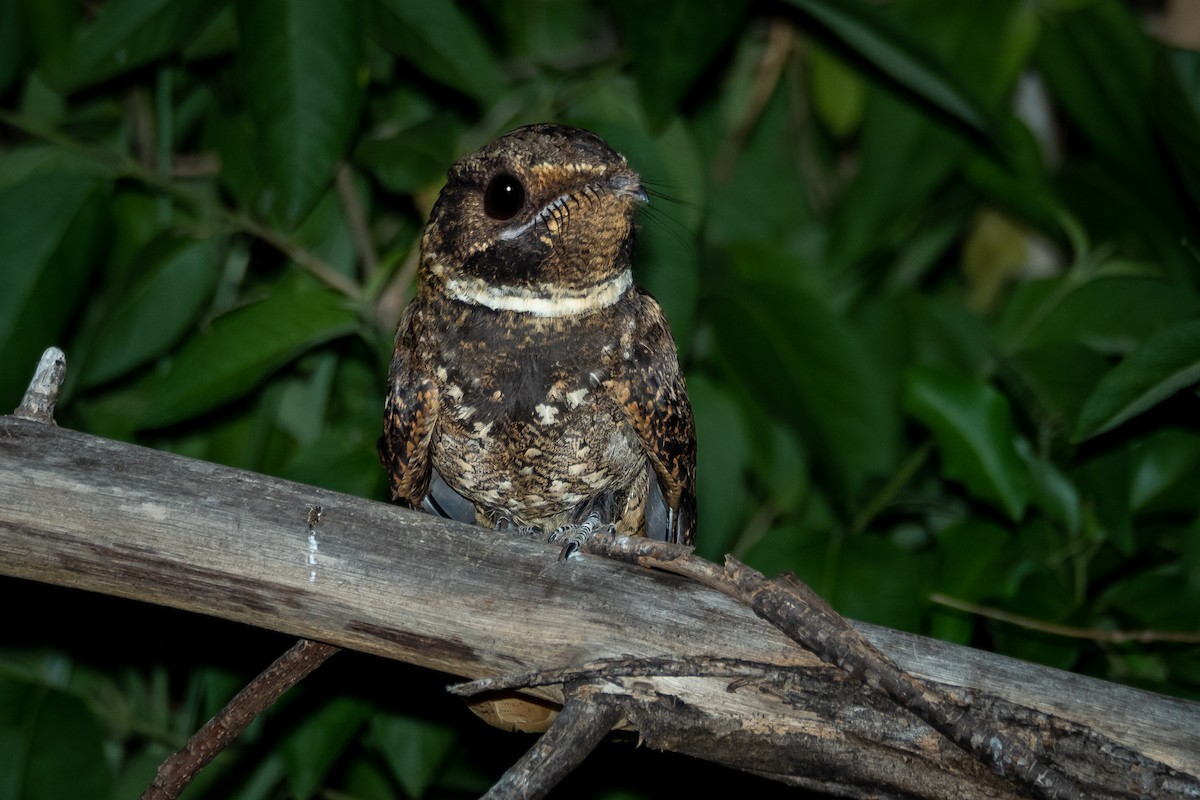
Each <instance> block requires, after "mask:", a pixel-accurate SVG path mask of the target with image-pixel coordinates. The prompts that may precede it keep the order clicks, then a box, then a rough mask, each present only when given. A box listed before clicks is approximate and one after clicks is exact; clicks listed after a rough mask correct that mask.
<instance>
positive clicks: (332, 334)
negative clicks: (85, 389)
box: [141, 291, 356, 428]
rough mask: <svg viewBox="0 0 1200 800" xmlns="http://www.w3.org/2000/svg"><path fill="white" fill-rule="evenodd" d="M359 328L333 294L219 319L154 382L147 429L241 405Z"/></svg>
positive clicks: (286, 295)
mask: <svg viewBox="0 0 1200 800" xmlns="http://www.w3.org/2000/svg"><path fill="white" fill-rule="evenodd" d="M355 327H356V319H355V314H354V312H353V311H352V310H351V309H350V308H349V307H348V306H347V304H346V302H345V301H344V300H343V299H342V298H341V297H340V296H339V295H337V294H335V293H333V292H330V291H290V292H278V293H276V294H274V295H272V296H271V297H270V298H268V299H266V300H263V301H262V302H259V303H255V304H253V305H249V306H245V307H242V308H239V309H237V310H235V311H231V312H230V313H228V314H226V315H224V316H221V317H218V318H217V319H216V320H214V321H213V323H212V325H211V326H210V327H209V329H208V330H206V331H204V332H202V333H199V334H197V335H196V336H194V337H192V339H191V340H189V341H188V342H187V343H186V344H185V345H184V346H183V349H182V350H181V351H180V352H179V355H178V356H176V357H175V358H174V360H173V361H172V363H171V365H170V368H169V369H168V371H167V372H166V373H165V374H164V375H162V376H161V377H160V378H159V379H157V380H156V381H155V382H154V385H153V390H152V394H151V400H150V402H149V407H148V408H147V410H146V411H145V413H144V415H143V416H142V419H141V426H142V427H145V428H157V427H161V426H164V425H170V424H172V423H175V422H180V421H182V420H185V419H188V418H190V417H194V416H196V415H198V414H202V413H204V412H206V411H209V410H211V409H213V408H216V407H217V406H219V405H221V404H223V403H226V402H229V401H230V400H234V399H236V398H238V397H241V396H243V395H245V394H246V393H248V392H249V391H250V390H251V389H253V388H254V387H255V386H257V385H258V384H259V383H261V382H262V381H263V380H265V379H266V378H267V376H269V375H270V374H271V373H273V372H275V371H276V370H277V369H279V368H280V367H282V366H284V365H285V364H287V363H288V362H290V361H292V360H293V359H294V358H296V357H297V356H299V355H300V354H301V353H304V352H306V351H307V350H309V349H311V348H313V347H315V346H317V345H319V344H322V343H324V342H327V341H329V340H330V339H334V338H337V337H339V336H344V335H346V334H347V333H351V332H352V331H354V329H355Z"/></svg>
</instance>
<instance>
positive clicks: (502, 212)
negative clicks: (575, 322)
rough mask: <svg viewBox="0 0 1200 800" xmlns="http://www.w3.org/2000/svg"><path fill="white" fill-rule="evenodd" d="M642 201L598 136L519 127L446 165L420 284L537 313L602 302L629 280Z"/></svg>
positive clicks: (636, 184) (620, 159)
mask: <svg viewBox="0 0 1200 800" xmlns="http://www.w3.org/2000/svg"><path fill="white" fill-rule="evenodd" d="M645 201H646V193H645V191H644V190H643V189H642V185H641V181H640V179H639V178H638V175H637V173H636V172H634V171H633V170H632V169H630V168H629V165H628V164H627V163H626V161H625V157H624V156H622V155H621V154H620V153H617V152H616V151H615V150H613V149H612V148H611V147H609V146H608V144H607V143H606V142H605V141H604V140H603V139H601V138H600V137H599V136H597V135H596V134H594V133H591V132H590V131H585V130H582V129H580V128H571V127H566V126H562V125H529V126H527V127H524V128H518V129H517V130H515V131H512V132H511V133H508V134H506V135H504V136H502V137H500V138H499V139H497V140H495V141H494V142H492V143H491V144H489V145H487V146H486V147H484V148H482V149H481V150H478V151H476V152H474V153H470V154H468V155H466V156H464V157H463V158H461V159H459V161H458V162H457V163H455V164H454V166H452V167H451V168H450V171H449V174H448V176H447V181H446V186H445V188H443V189H442V192H441V195H440V196H439V197H438V200H437V203H436V204H435V205H434V207H433V211H432V212H431V214H430V217H429V225H428V226H427V227H426V229H425V236H424V238H423V239H422V244H421V279H422V290H423V291H435V292H443V293H445V294H446V295H447V296H449V297H451V298H453V299H456V300H460V301H463V302H470V303H475V304H477V305H485V306H490V307H492V308H497V309H505V310H512V311H525V312H528V313H534V314H540V315H543V316H559V315H565V314H571V313H582V312H586V311H590V310H593V309H594V308H600V307H603V306H604V305H607V304H610V303H612V302H615V301H616V299H617V298H619V297H620V296H621V295H622V294H624V292H625V291H626V290H627V289H628V288H629V285H630V282H631V276H630V252H631V248H632V242H633V216H634V212H635V210H636V208H637V206H638V205H639V204H641V203H644V202H645Z"/></svg>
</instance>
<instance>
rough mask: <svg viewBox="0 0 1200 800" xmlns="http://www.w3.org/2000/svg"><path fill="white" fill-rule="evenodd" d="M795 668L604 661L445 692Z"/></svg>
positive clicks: (749, 674)
mask: <svg viewBox="0 0 1200 800" xmlns="http://www.w3.org/2000/svg"><path fill="white" fill-rule="evenodd" d="M792 669H793V668H792V667H786V666H782V665H779V664H764V663H760V662H757V661H746V660H745V659H740V658H719V657H716V656H710V657H706V658H688V659H680V658H634V657H632V656H629V657H626V658H602V659H598V660H596V661H589V662H587V663H585V664H575V665H572V666H569V667H560V668H558V669H542V670H536V671H534V672H525V673H521V674H517V675H498V676H496V677H494V678H480V679H479V680H475V681H467V682H465V683H456V684H452V685H450V686H447V687H446V691H448V692H450V694H453V695H458V696H459V697H474V696H475V695H477V694H483V693H484V692H505V691H511V690H513V689H531V688H533V687H535V686H554V685H556V684H560V683H580V682H586V683H596V682H597V681H602V680H604V681H611V680H614V679H616V678H644V677H651V676H653V677H667V678H756V677H760V676H762V675H764V674H766V673H768V672H780V671H785V672H786V671H791V670H792Z"/></svg>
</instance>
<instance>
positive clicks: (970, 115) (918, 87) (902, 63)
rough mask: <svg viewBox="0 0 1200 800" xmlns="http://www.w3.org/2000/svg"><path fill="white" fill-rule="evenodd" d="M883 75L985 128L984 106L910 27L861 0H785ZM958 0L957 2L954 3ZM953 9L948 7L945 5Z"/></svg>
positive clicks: (984, 130) (968, 122)
mask: <svg viewBox="0 0 1200 800" xmlns="http://www.w3.org/2000/svg"><path fill="white" fill-rule="evenodd" d="M788 2H789V3H790V4H791V5H793V6H795V7H796V8H799V9H800V10H802V11H804V12H805V13H807V14H809V15H810V16H812V17H813V18H814V19H815V20H817V21H818V22H819V23H821V24H822V25H823V26H825V28H827V29H828V30H829V32H830V33H831V34H833V35H834V36H835V37H837V38H838V39H839V40H841V42H842V43H843V44H845V45H846V46H847V47H849V48H850V49H851V50H852V51H854V53H855V54H856V55H858V56H859V57H860V58H862V59H863V60H865V61H866V62H867V63H869V64H871V65H872V66H874V67H875V68H876V69H878V70H879V72H880V73H881V74H883V75H886V76H888V77H889V78H890V79H891V80H894V81H895V82H897V83H899V84H900V85H901V86H904V87H905V88H907V89H909V90H910V91H912V92H913V93H914V94H916V95H917V96H918V97H920V98H921V99H923V100H925V101H926V102H928V103H930V104H931V105H933V106H934V107H935V108H937V109H939V110H940V111H942V112H943V113H945V114H947V115H949V116H950V117H951V118H953V119H955V120H957V121H958V122H959V123H961V124H963V125H965V126H967V127H968V128H972V129H974V130H976V131H978V132H980V133H983V134H985V135H986V134H987V133H988V131H989V129H990V122H989V118H988V114H987V112H986V111H985V110H984V109H983V108H982V107H981V106H980V105H979V103H978V102H977V101H976V100H975V99H974V98H973V97H972V96H971V95H970V94H968V93H967V92H966V91H964V90H963V88H962V87H961V86H960V85H959V83H958V81H957V80H956V79H955V77H954V75H953V73H952V72H951V71H950V70H949V69H948V68H947V67H946V66H945V65H943V64H940V63H938V61H937V60H936V59H935V58H934V57H933V56H932V55H931V54H930V53H929V51H928V50H927V49H926V48H925V47H924V46H923V45H922V44H921V43H920V42H919V41H918V40H917V39H916V37H915V36H913V35H912V33H910V31H909V29H905V28H901V27H900V26H899V25H897V24H896V23H895V22H893V21H892V20H891V19H889V18H888V17H887V16H886V15H885V14H883V13H882V12H881V11H879V9H877V8H876V7H874V6H871V5H868V4H867V3H864V2H862V0H788ZM956 5H957V4H956ZM946 8H947V10H952V9H951V7H946Z"/></svg>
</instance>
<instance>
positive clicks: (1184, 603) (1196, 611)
mask: <svg viewBox="0 0 1200 800" xmlns="http://www.w3.org/2000/svg"><path fill="white" fill-rule="evenodd" d="M1101 602H1102V605H1104V606H1109V607H1111V608H1114V609H1116V610H1119V611H1120V612H1122V613H1123V614H1125V615H1127V616H1128V617H1129V618H1130V619H1131V620H1132V621H1133V622H1132V625H1128V627H1138V628H1156V629H1159V630H1176V631H1195V630H1197V629H1198V628H1200V587H1196V586H1191V585H1189V582H1188V580H1187V575H1186V574H1185V573H1184V571H1183V570H1182V569H1181V568H1180V567H1179V565H1175V564H1171V565H1166V566H1163V567H1159V568H1157V569H1154V570H1149V571H1145V572H1139V573H1137V574H1134V575H1131V576H1129V577H1128V578H1124V579H1122V580H1120V581H1118V582H1117V583H1115V584H1114V585H1113V586H1112V587H1111V588H1110V589H1109V590H1108V591H1107V592H1105V593H1104V596H1103V598H1102V600H1101Z"/></svg>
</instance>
